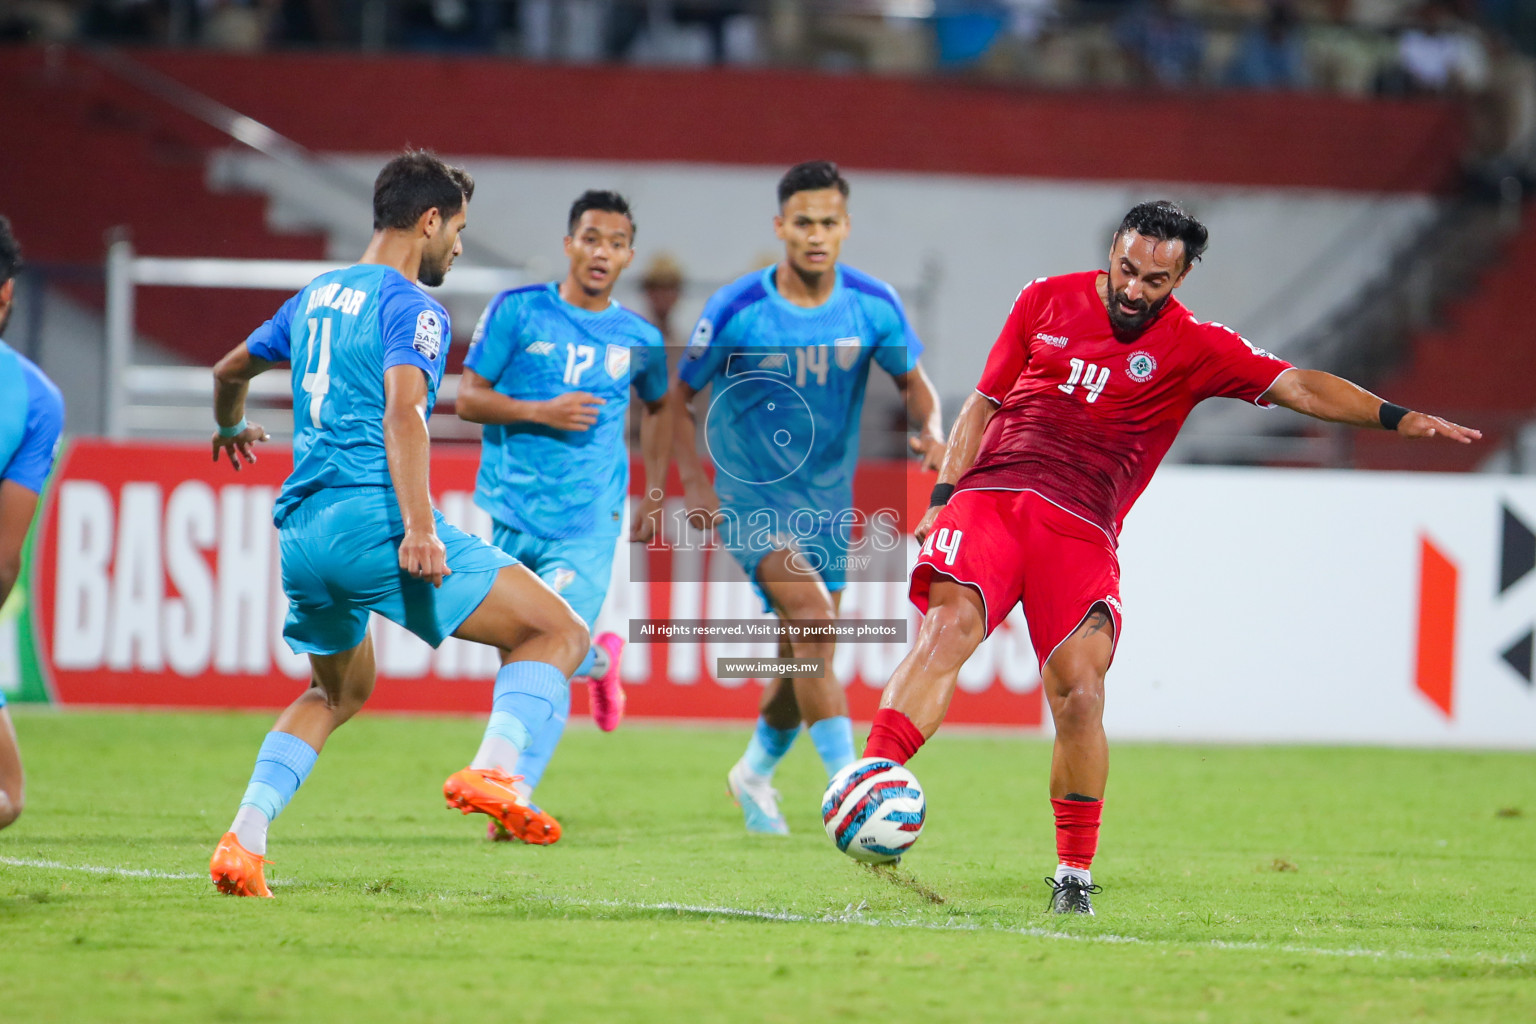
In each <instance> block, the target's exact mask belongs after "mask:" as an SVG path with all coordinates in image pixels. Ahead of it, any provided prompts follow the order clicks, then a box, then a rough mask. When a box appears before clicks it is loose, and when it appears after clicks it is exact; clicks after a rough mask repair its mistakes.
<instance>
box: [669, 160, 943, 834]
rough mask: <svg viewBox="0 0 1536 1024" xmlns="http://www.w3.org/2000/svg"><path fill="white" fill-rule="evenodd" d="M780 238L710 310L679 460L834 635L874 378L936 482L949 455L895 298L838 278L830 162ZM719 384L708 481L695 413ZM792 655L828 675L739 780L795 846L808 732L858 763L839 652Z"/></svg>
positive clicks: (850, 277) (776, 600) (678, 394)
mask: <svg viewBox="0 0 1536 1024" xmlns="http://www.w3.org/2000/svg"><path fill="white" fill-rule="evenodd" d="M778 192H779V213H778V216H776V217H775V218H774V221H773V224H774V231H775V233H776V234H777V235H778V237H779V238H780V240H782V241H783V243H784V258H783V259H782V260H781V261H780V262H779V263H777V264H775V265H774V266H771V267H768V268H766V269H764V270H762V271H758V272H754V273H751V274H748V275H746V276H745V277H743V278H741V279H739V280H737V281H735V282H733V283H732V284H729V285H726V286H725V287H724V288H722V289H720V290H719V291H718V292H716V293H715V294H714V296H713V297H712V298H711V299H710V300H709V302H708V303H707V304H706V305H705V307H704V315H703V317H702V318H701V319H700V320H699V323H698V326H697V327H696V328H695V329H694V332H693V336H692V338H691V339H690V341H689V343H688V349H687V351H686V352H685V353H684V355H683V358H682V360H681V362H680V365H679V367H678V377H677V380H676V382H675V383H674V385H673V388H674V395H673V408H674V415H675V420H674V423H675V426H676V454H677V460H678V469H679V472H680V474H681V476H682V480H683V487H684V492H685V498H686V500H687V504H688V508H689V510H690V513H689V514H690V519H692V520H693V521H694V522H695V524H696V525H701V526H704V525H713V526H714V527H715V529H716V532H717V534H718V535H719V536H720V538H721V540H722V542H723V543H724V544H725V546H726V547H727V548H729V549H730V551H731V553H732V554H733V555H734V556H735V557H736V559H737V561H738V562H740V564H741V567H742V568H743V569H744V570H745V571H746V574H747V577H748V579H750V580H752V582H753V583H754V585H755V586H756V587H757V588H758V590H759V592H760V593H761V594H762V595H763V597H764V599H765V603H766V604H767V605H768V607H769V608H771V609H772V610H773V611H774V612H775V613H776V614H777V615H778V617H779V618H780V619H781V620H782V621H784V622H791V621H793V622H797V623H808V624H814V623H818V622H819V623H830V622H832V621H833V620H835V619H836V618H837V613H838V608H839V605H840V604H841V600H842V591H843V588H844V586H845V582H846V580H845V564H846V563H845V560H846V558H847V553H848V546H849V542H850V535H851V533H852V529H851V528H852V525H853V523H854V521H855V520H856V518H857V514H856V513H855V511H854V509H853V472H854V466H855V464H856V462H857V461H858V437H859V412H860V410H861V408H862V407H863V404H864V389H865V385H866V383H867V381H868V379H869V368H870V364H871V363H875V364H878V365H879V367H880V368H881V369H882V370H884V371H885V372H886V373H888V374H890V375H891V377H892V378H893V379H894V380H895V381H896V386H897V388H898V389H899V390H900V392H901V395H902V398H903V400H904V401H905V403H906V407H907V415H908V417H909V419H910V420H911V421H912V422H913V423H914V424H915V425H916V426H917V428H918V434H917V436H915V437H913V438H912V439H911V442H910V445H911V448H912V450H913V451H914V452H915V453H917V454H918V455H919V456H920V457H921V459H922V464H923V467H924V468H925V469H936V468H937V467H938V464H939V461H940V460H941V459H942V458H943V454H944V442H943V433H942V423H941V419H940V414H939V401H938V396H937V395H936V394H935V393H934V390H933V384H932V382H931V381H930V380H929V379H928V375H927V374H926V373H924V372H923V369H922V367H921V366H919V365H918V361H917V359H918V355H919V354H920V353H921V352H922V349H923V346H922V343H921V342H920V341H918V339H917V335H916V334H915V333H913V331H912V327H911V325H910V324H908V322H907V317H906V313H905V312H904V311H903V310H902V306H901V300H900V299H898V298H897V297H896V292H895V291H894V290H893V289H892V288H891V286H890V285H888V284H885V283H884V282H882V281H878V280H876V279H875V278H873V277H870V276H869V275H868V274H863V273H860V272H859V271H857V270H854V269H853V268H852V267H848V266H843V265H841V264H839V263H838V253H839V251H840V250H841V248H842V244H843V240H844V239H845V238H847V236H848V229H849V219H848V182H847V181H846V180H845V179H844V178H843V176H842V175H841V174H840V173H839V171H838V169H837V165H836V164H833V163H831V162H829V161H825V160H817V161H812V162H809V163H803V164H799V165H797V166H795V167H792V168H790V169H789V171H788V172H787V173H786V174H785V175H784V177H783V179H781V180H780V182H779V190H778ZM711 383H712V384H713V391H712V394H711V398H710V403H709V412H708V419H707V422H706V424H705V431H704V433H705V440H706V443H707V444H708V446H709V449H710V454H711V457H712V459H713V461H714V466H715V478H714V483H713V485H711V483H710V480H709V477H707V476H706V475H705V473H704V470H703V466H702V465H701V462H700V458H699V454H698V451H697V447H696V440H695V438H696V431H697V426H696V422H695V419H694V415H693V411H692V409H691V407H690V405H689V403H690V402H691V401H692V400H693V398H694V396H695V395H697V394H698V393H699V392H701V391H703V390H704V388H705V387H706V386H708V385H710V384H711ZM779 650H780V654H781V655H786V656H793V657H794V658H795V659H796V660H797V661H798V660H801V659H820V660H821V662H822V667H823V672H822V674H821V675H817V676H811V675H804V674H801V675H795V676H792V677H785V678H780V679H776V680H774V681H773V682H772V683H770V684H769V685H768V686H767V687H766V688H765V689H764V691H763V699H762V704H761V716H760V717H759V718H758V721H757V728H756V730H755V731H754V733H753V736H752V739H751V741H750V742H749V743H748V745H747V750H746V753H745V754H743V755H742V757H741V760H739V761H738V762H736V764H735V765H734V766H733V767H732V768H731V770H730V773H729V775H728V777H727V781H728V784H729V786H730V790H731V794H732V796H734V797H735V799H736V802H737V803H738V804H739V805H740V807H741V810H742V814H743V816H744V817H745V819H746V826H747V830H748V831H751V832H766V833H776V834H783V833H785V832H787V831H788V826H787V825H786V824H785V821H784V816H783V815H782V814H781V813H780V812H779V803H778V799H779V798H778V792H777V791H776V790H774V788H773V785H772V782H773V771H774V768H775V766H776V765H777V764H778V762H779V760H780V759H781V758H783V757H784V755H785V754H786V753H788V752H789V748H790V745H791V744H792V743H793V742H794V741H795V737H796V736H798V735H799V731H800V723H801V722H802V721H804V722H805V724H806V726H807V731H808V732H809V733H810V735H811V740H812V742H813V743H814V744H815V745H816V752H817V754H819V755H820V757H821V760H822V764H823V765H824V766H825V767H826V770H827V775H828V777H830V776H832V775H834V774H836V773H837V771H838V770H839V769H841V768H843V767H844V766H845V765H847V764H849V763H851V762H852V761H853V760H854V758H855V755H854V750H853V728H852V725H851V723H850V722H849V720H848V699H847V696H846V695H845V694H844V692H843V689H842V687H841V686H839V685H838V682H837V680H836V679H835V678H834V677H833V676H832V672H831V665H832V655H833V650H834V644H833V642H832V640H831V639H830V638H828V637H827V636H826V634H824V633H823V634H821V635H820V636H818V635H816V634H815V633H814V632H812V633H811V634H810V635H805V634H802V635H801V637H800V638H797V639H793V640H792V641H788V642H781V643H780V647H779Z"/></svg>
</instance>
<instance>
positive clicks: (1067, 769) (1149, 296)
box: [864, 202, 1482, 914]
mask: <svg viewBox="0 0 1536 1024" xmlns="http://www.w3.org/2000/svg"><path fill="white" fill-rule="evenodd" d="M1206 241H1207V232H1206V229H1205V227H1204V226H1203V225H1202V224H1200V222H1199V221H1197V220H1195V219H1194V218H1193V217H1191V216H1189V215H1188V214H1187V213H1185V212H1184V211H1183V210H1182V209H1180V208H1179V207H1178V206H1176V205H1174V204H1172V203H1168V202H1150V203H1143V204H1141V205H1139V206H1137V207H1135V208H1134V209H1133V210H1131V211H1130V213H1128V214H1126V216H1125V220H1124V221H1123V222H1122V223H1121V225H1120V228H1119V230H1117V231H1116V232H1115V235H1114V242H1113V246H1112V248H1111V249H1110V254H1109V269H1108V271H1107V272H1106V271H1102V270H1099V271H1088V272H1086V273H1079V274H1067V275H1065V276H1062V277H1044V278H1040V279H1039V280H1037V281H1034V282H1033V283H1031V284H1030V285H1029V286H1028V287H1026V288H1025V289H1024V290H1023V291H1022V292H1021V293H1020V294H1019V297H1018V299H1017V300H1016V301H1015V302H1014V305H1013V310H1012V312H1011V313H1010V314H1009V316H1008V319H1007V322H1006V323H1005V324H1004V325H1003V329H1002V333H1001V334H1000V335H999V336H998V339H997V342H996V343H995V344H994V345H993V347H992V352H991V354H990V355H989V356H988V358H987V365H986V369H985V370H984V371H983V372H982V376H981V382H980V383H979V384H978V385H977V386H976V393H975V394H973V395H971V396H970V398H968V399H967V400H966V403H965V406H964V408H962V409H961V411H960V415H959V417H958V418H957V420H956V421H955V425H954V428H953V430H952V431H951V432H950V437H949V449H948V452H947V453H946V455H945V458H944V464H943V467H942V468H941V470H940V472H939V483H938V485H937V486H936V487H935V488H934V493H933V501H932V504H933V507H932V508H930V509H929V511H928V514H927V515H926V516H925V517H924V518H923V521H922V523H921V524H920V525H919V527H918V531H917V535H918V538H919V540H921V541H922V542H923V547H922V552H921V554H920V556H919V558H918V562H917V566H916V567H915V568H914V569H913V572H912V583H911V598H912V603H913V604H915V605H917V607H918V609H919V610H921V611H923V612H924V613H925V617H924V619H923V623H922V627H921V628H920V630H919V631H918V636H917V640H916V642H915V643H914V645H913V647H912V650H911V651H909V652H908V654H907V656H906V658H904V659H903V660H902V662H901V664H900V665H899V666H898V667H897V669H896V672H895V674H894V675H893V676H892V677H891V680H890V682H889V683H888V684H887V686H886V688H885V692H884V694H883V696H882V697H881V701H880V710H879V711H877V712H876V714H875V719H874V723H873V728H872V729H871V731H870V737H869V742H868V744H867V745H866V746H865V749H864V756H865V757H884V758H890V759H891V760H893V761H896V762H898V763H901V764H905V763H906V762H907V761H908V759H910V758H911V757H912V755H913V754H915V753H916V752H917V750H918V748H919V747H921V746H922V745H923V743H924V742H925V741H926V740H927V739H928V738H930V737H931V736H932V735H933V734H934V733H935V732H936V731H937V730H938V728H939V724H940V723H941V722H942V721H943V720H944V714H945V712H946V710H947V709H948V707H949V701H950V698H951V697H952V696H953V694H954V692H955V681H956V676H957V674H958V672H959V671H960V666H961V665H963V664H964V663H965V660H966V659H967V658H968V657H970V655H971V652H973V651H974V650H975V649H976V647H977V645H978V644H980V643H981V642H982V640H983V639H985V638H986V637H987V636H988V635H989V634H990V633H991V632H992V630H994V629H996V628H997V626H998V624H999V623H1000V622H1002V621H1003V619H1004V618H1006V617H1007V615H1008V613H1009V611H1010V610H1012V608H1013V606H1014V605H1015V604H1019V603H1021V602H1022V603H1023V606H1024V617H1025V619H1026V620H1027V621H1028V623H1029V633H1030V641H1031V642H1032V644H1033V645H1034V648H1035V655H1036V657H1037V658H1038V659H1039V663H1040V673H1041V677H1042V679H1043V684H1044V688H1045V695H1046V700H1047V702H1048V703H1049V704H1050V708H1051V717H1052V719H1053V720H1054V722H1055V725H1056V743H1055V749H1054V751H1053V753H1052V757H1051V779H1050V794H1051V806H1052V808H1053V810H1054V812H1055V817H1056V849H1057V855H1058V859H1059V861H1060V863H1059V865H1058V867H1057V869H1056V872H1055V875H1054V877H1051V878H1047V879H1046V881H1047V883H1049V884H1050V886H1051V888H1052V895H1051V909H1052V910H1053V911H1055V912H1056V913H1077V914H1092V913H1093V903H1092V900H1091V899H1090V894H1092V893H1096V892H1098V891H1099V887H1098V886H1097V885H1094V883H1093V878H1092V874H1091V872H1090V866H1091V864H1092V862H1093V855H1094V852H1095V850H1096V849H1097V846H1098V834H1099V820H1100V815H1101V811H1102V809H1103V800H1104V784H1105V779H1106V778H1107V776H1108V773H1109V749H1108V741H1107V740H1106V738H1105V735H1104V724H1103V712H1104V676H1105V673H1106V672H1107V671H1108V669H1109V666H1110V662H1111V661H1112V660H1113V658H1114V653H1115V642H1116V640H1117V639H1118V638H1119V635H1120V627H1121V618H1120V615H1121V610H1120V569H1119V564H1118V562H1117V560H1116V556H1115V547H1116V544H1117V536H1118V533H1119V530H1120V524H1121V522H1122V521H1123V520H1124V518H1125V514H1126V512H1127V511H1129V510H1130V507H1131V505H1132V503H1134V502H1135V500H1136V498H1137V497H1138V496H1139V495H1140V494H1141V492H1142V490H1143V489H1144V488H1145V487H1146V485H1147V483H1148V481H1149V480H1150V479H1151V477H1152V473H1153V471H1154V470H1155V469H1156V468H1157V465H1158V463H1159V462H1160V461H1161V460H1162V458H1163V456H1164V455H1165V454H1166V453H1167V451H1168V447H1169V446H1170V445H1171V444H1172V443H1173V439H1174V437H1175V435H1176V434H1177V433H1178V431H1179V427H1180V426H1181V425H1182V424H1183V422H1184V419H1185V418H1186V417H1187V416H1188V415H1189V412H1190V410H1191V409H1193V408H1194V407H1195V405H1197V404H1198V403H1200V402H1201V401H1203V400H1205V399H1207V398H1216V397H1225V398H1236V399H1241V400H1243V401H1249V402H1254V403H1257V404H1258V405H1261V406H1265V407H1271V406H1276V405H1279V406H1284V407H1285V408H1287V409H1292V410H1295V411H1296V412H1300V413H1305V414H1306V415H1308V416H1312V417H1315V418H1317V419H1320V420H1325V421H1327V422H1330V423H1344V424H1348V425H1350V426H1356V427H1375V428H1377V429H1382V428H1385V429H1387V430H1393V431H1396V432H1397V433H1399V434H1402V435H1403V436H1405V437H1413V438H1420V437H1441V438H1445V439H1447V440H1450V441H1456V442H1459V443H1462V444H1470V443H1471V442H1472V441H1473V440H1475V439H1477V438H1480V437H1481V436H1482V435H1481V434H1480V433H1479V432H1478V431H1476V430H1469V429H1467V428H1465V427H1460V426H1457V425H1456V424H1454V423H1448V422H1446V421H1445V420H1442V419H1439V418H1437V417H1434V416H1429V415H1426V414H1424V413H1420V412H1412V411H1409V410H1408V409H1405V408H1403V407H1402V406H1398V405H1393V404H1392V403H1390V402H1384V401H1382V400H1381V399H1380V398H1377V397H1376V396H1375V395H1372V394H1371V393H1370V392H1368V391H1365V390H1364V389H1362V388H1359V387H1357V386H1356V385H1354V384H1351V383H1350V382H1349V381H1347V380H1343V379H1342V378H1339V377H1335V376H1334V375H1332V374H1329V373H1323V372H1321V371H1318V370H1304V369H1300V368H1297V367H1293V366H1291V365H1290V364H1289V363H1287V362H1285V361H1284V360H1281V359H1278V358H1276V357H1274V356H1272V355H1270V354H1268V353H1266V352H1264V351H1263V350H1262V349H1258V348H1255V347H1254V346H1252V345H1250V344H1249V343H1248V342H1247V341H1245V340H1244V339H1243V338H1242V337H1240V336H1239V335H1237V334H1236V333H1234V332H1233V331H1231V330H1229V329H1227V328H1226V327H1223V326H1221V325H1220V324H1213V323H1202V322H1200V321H1199V320H1196V319H1195V318H1194V316H1193V315H1191V314H1190V312H1189V310H1188V309H1186V308H1185V307H1184V306H1183V305H1182V304H1180V302H1179V301H1178V300H1177V299H1176V298H1174V297H1173V291H1174V289H1175V288H1177V287H1178V286H1179V285H1180V284H1182V283H1183V281H1184V279H1185V278H1186V277H1188V276H1189V272H1190V269H1191V267H1192V266H1193V265H1194V263H1195V261H1197V260H1198V259H1199V258H1200V255H1201V253H1202V252H1204V250H1205V247H1206Z"/></svg>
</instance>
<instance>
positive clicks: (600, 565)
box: [491, 520, 618, 629]
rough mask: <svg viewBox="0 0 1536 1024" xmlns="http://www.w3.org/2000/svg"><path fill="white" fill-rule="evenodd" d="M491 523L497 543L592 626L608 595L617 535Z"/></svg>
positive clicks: (492, 534)
mask: <svg viewBox="0 0 1536 1024" xmlns="http://www.w3.org/2000/svg"><path fill="white" fill-rule="evenodd" d="M492 522H493V526H492V529H491V536H492V537H493V538H494V539H495V541H496V546H497V547H498V548H500V549H501V550H503V551H505V552H506V553H507V554H509V555H511V556H512V557H513V558H515V559H517V560H518V561H519V562H521V563H523V564H524V565H526V566H527V567H528V568H529V569H532V570H533V572H534V573H535V574H536V575H537V576H538V577H539V579H541V580H543V581H544V582H545V583H546V584H547V585H548V586H549V589H551V590H553V591H554V592H555V593H557V594H559V595H560V596H561V597H563V598H565V600H566V603H567V604H569V605H570V606H571V610H572V611H574V612H575V613H576V614H577V615H579V616H581V621H583V622H585V623H586V624H587V628H588V629H591V628H592V624H593V623H594V622H596V621H597V613H598V612H600V611H602V610H603V601H605V600H606V599H607V597H608V581H609V580H610V579H612V578H613V555H614V552H615V551H616V550H617V548H618V538H617V537H560V538H549V537H535V536H534V535H533V534H531V533H523V532H522V531H520V530H514V529H512V527H510V526H508V525H507V524H506V523H503V522H501V521H500V520H493V521H492Z"/></svg>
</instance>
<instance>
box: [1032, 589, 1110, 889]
mask: <svg viewBox="0 0 1536 1024" xmlns="http://www.w3.org/2000/svg"><path fill="white" fill-rule="evenodd" d="M1114 630H1115V625H1114V620H1113V619H1111V618H1110V615H1109V610H1108V609H1107V608H1105V607H1104V606H1103V605H1094V606H1093V608H1092V609H1090V610H1089V612H1088V614H1087V615H1085V616H1083V621H1082V622H1081V623H1079V624H1078V626H1077V628H1076V629H1075V630H1073V631H1072V635H1071V636H1069V637H1068V638H1067V639H1066V640H1064V641H1062V643H1061V645H1060V646H1059V647H1057V648H1056V650H1055V651H1054V652H1052V654H1051V656H1050V660H1048V661H1047V662H1046V663H1045V669H1044V670H1043V671H1042V672H1041V677H1042V682H1043V685H1044V687H1045V699H1046V702H1047V703H1048V704H1049V705H1050V708H1051V719H1052V721H1054V722H1055V723H1056V744H1055V747H1054V748H1053V749H1052V751H1051V809H1052V810H1053V811H1054V812H1055V815H1056V855H1057V861H1058V863H1057V866H1056V873H1055V875H1054V876H1053V877H1051V878H1048V879H1046V881H1047V882H1049V883H1050V884H1051V887H1052V891H1051V909H1052V910H1053V911H1055V912H1056V913H1058V914H1092V913H1093V903H1092V901H1091V900H1090V899H1089V895H1090V894H1091V893H1094V892H1097V891H1098V887H1097V886H1095V885H1094V884H1093V876H1092V874H1091V873H1090V871H1089V867H1090V866H1091V865H1092V863H1093V855H1094V853H1095V852H1096V851H1097V849H1098V845H1099V820H1100V818H1101V816H1102V814H1103V810H1104V784H1105V780H1106V779H1108V777H1109V740H1108V739H1107V738H1106V737H1105V735H1104V675H1105V673H1106V672H1108V671H1109V662H1110V659H1111V657H1113V655H1114V650H1115V643H1114V640H1115V633H1114Z"/></svg>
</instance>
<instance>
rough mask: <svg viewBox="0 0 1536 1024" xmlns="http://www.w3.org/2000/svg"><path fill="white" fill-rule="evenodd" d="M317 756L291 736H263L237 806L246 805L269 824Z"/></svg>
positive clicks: (289, 798)
mask: <svg viewBox="0 0 1536 1024" xmlns="http://www.w3.org/2000/svg"><path fill="white" fill-rule="evenodd" d="M319 756H320V755H319V754H317V753H316V752H315V748H314V747H312V746H310V745H309V744H308V743H305V742H304V741H303V740H301V739H299V738H298V737H297V736H294V735H293V734H291V733H286V732H276V731H273V732H269V733H267V738H266V739H264V740H262V741H261V750H260V751H258V752H257V754H256V768H255V770H254V771H252V772H251V783H250V785H249V786H247V787H246V788H245V796H243V797H241V798H240V806H242V807H244V806H246V805H250V806H251V807H254V808H256V809H257V810H258V811H260V812H261V813H262V814H264V815H265V816H266V818H267V820H268V821H271V820H272V819H273V818H275V817H277V816H278V814H280V813H281V812H282V810H283V808H284V807H287V806H288V801H290V800H292V799H293V794H295V793H297V792H298V791H299V786H300V785H302V784H303V782H304V780H305V779H306V778H308V777H309V771H310V769H311V768H313V767H314V766H315V758H317V757H319Z"/></svg>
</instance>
